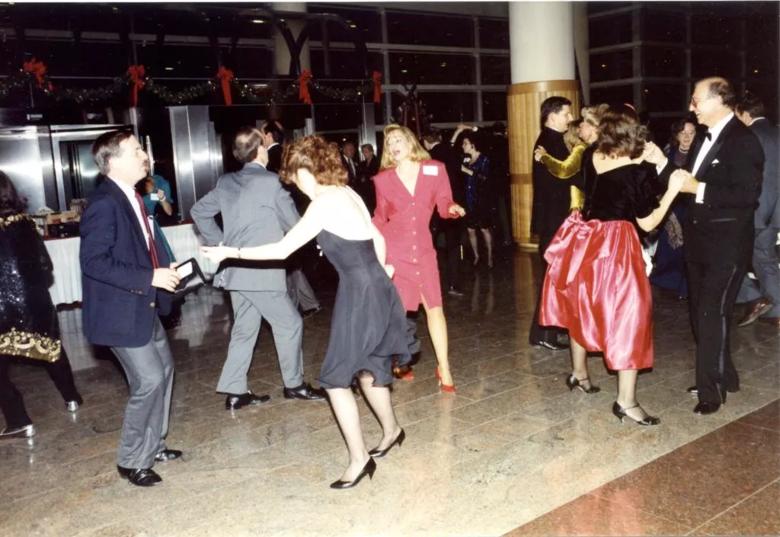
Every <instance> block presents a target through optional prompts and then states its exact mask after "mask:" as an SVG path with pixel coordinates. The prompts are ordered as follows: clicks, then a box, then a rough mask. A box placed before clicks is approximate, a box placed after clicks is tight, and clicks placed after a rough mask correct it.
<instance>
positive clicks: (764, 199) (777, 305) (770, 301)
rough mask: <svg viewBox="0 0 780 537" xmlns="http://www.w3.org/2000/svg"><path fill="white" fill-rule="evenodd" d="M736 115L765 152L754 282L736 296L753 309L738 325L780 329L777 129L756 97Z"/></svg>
mask: <svg viewBox="0 0 780 537" xmlns="http://www.w3.org/2000/svg"><path fill="white" fill-rule="evenodd" d="M736 115H737V117H738V118H739V119H740V121H742V123H744V124H745V125H747V126H748V127H750V130H751V131H752V132H753V134H755V135H756V137H757V138H758V141H759V142H760V143H761V149H763V150H764V176H763V181H762V183H761V197H760V198H758V209H756V213H755V218H754V221H753V225H754V226H755V239H754V241H753V271H754V273H755V275H756V280H757V281H754V280H752V279H750V278H748V277H747V276H746V277H745V279H744V281H743V282H742V287H741V288H740V290H739V294H738V295H737V302H750V303H751V308H750V310H749V311H748V312H747V314H746V315H745V317H744V318H743V319H742V320H741V321H740V322H739V326H747V325H749V324H751V323H753V322H755V321H756V320H760V321H762V322H767V323H770V324H772V325H774V326H776V327H779V328H780V268H778V263H780V260H778V256H777V246H776V245H777V234H778V232H780V203H778V190H780V171H779V170H778V162H777V161H778V152H780V146H779V145H778V135H777V127H776V126H775V125H773V124H772V123H771V122H770V121H769V120H768V119H767V118H765V117H764V104H763V103H762V102H761V101H760V100H759V99H758V98H756V97H755V96H753V95H746V96H745V98H744V99H743V100H742V102H741V103H739V104H737V107H736Z"/></svg>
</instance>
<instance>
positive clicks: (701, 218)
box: [646, 77, 764, 414]
mask: <svg viewBox="0 0 780 537" xmlns="http://www.w3.org/2000/svg"><path fill="white" fill-rule="evenodd" d="M735 104H736V95H735V93H734V88H733V86H732V85H731V84H730V83H729V82H728V81H727V80H725V79H724V78H721V77H711V78H705V79H703V80H700V81H699V82H698V83H697V84H696V87H695V89H694V92H693V96H692V97H691V104H690V109H691V111H692V112H694V113H695V114H696V118H697V119H698V120H699V123H700V124H702V125H706V126H707V127H708V132H707V136H706V137H705V139H704V140H703V141H702V143H701V145H699V146H698V147H697V148H696V150H695V152H694V153H693V154H692V155H691V159H693V167H692V168H691V169H690V171H687V170H680V171H681V173H683V174H685V175H686V176H687V177H686V181H685V184H684V185H683V188H682V190H681V192H685V193H687V194H692V195H693V199H691V204H690V206H689V210H688V213H687V215H686V219H685V222H683V236H684V239H685V265H686V269H687V271H688V287H689V296H688V304H689V308H690V315H691V324H692V328H693V334H694V337H695V338H696V385H695V386H691V387H690V388H688V391H689V392H690V393H692V394H695V395H697V396H698V399H699V403H698V404H697V405H696V406H695V407H694V409H693V411H694V412H695V413H696V414H712V413H713V412H717V411H718V409H719V408H720V405H721V404H723V403H725V402H726V394H727V393H728V392H732V393H733V392H736V391H738V390H739V376H738V375H737V370H736V368H735V367H734V363H733V362H732V360H731V350H730V338H729V335H730V324H731V315H732V312H733V309H734V301H735V299H736V297H737V291H739V287H740V284H741V283H742V279H743V278H744V277H745V274H746V272H747V267H748V264H749V263H750V257H751V253H752V250H753V213H754V211H755V209H756V207H757V206H758V196H759V193H760V191H761V170H762V168H763V163H764V155H763V152H762V151H761V145H760V144H759V143H758V139H757V138H756V137H755V136H754V135H753V133H751V132H750V130H749V129H748V128H747V127H746V126H745V125H743V124H742V122H741V121H739V119H737V118H736V116H735V115H734V106H735ZM658 153H660V150H658V151H656V155H653V156H648V158H647V159H646V160H648V161H650V162H653V163H655V164H656V165H657V167H658V168H660V173H659V179H661V180H662V181H663V180H665V179H668V178H669V175H670V174H671V173H672V172H673V171H674V170H675V165H674V163H672V162H670V161H668V159H666V157H663V155H662V154H661V156H660V157H658V155H657V154H658Z"/></svg>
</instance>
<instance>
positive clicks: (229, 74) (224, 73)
mask: <svg viewBox="0 0 780 537" xmlns="http://www.w3.org/2000/svg"><path fill="white" fill-rule="evenodd" d="M217 78H218V79H219V82H220V85H221V87H222V96H223V97H224V99H225V104H226V105H227V106H231V105H232V104H233V94H232V93H231V92H230V81H231V80H233V79H234V78H235V76H233V71H231V70H230V69H228V68H226V67H224V66H222V65H220V66H219V70H218V71H217Z"/></svg>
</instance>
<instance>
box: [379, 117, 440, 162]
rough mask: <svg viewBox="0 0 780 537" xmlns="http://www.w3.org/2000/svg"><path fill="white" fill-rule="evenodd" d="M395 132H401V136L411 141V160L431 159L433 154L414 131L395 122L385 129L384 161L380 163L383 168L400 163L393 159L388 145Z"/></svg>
mask: <svg viewBox="0 0 780 537" xmlns="http://www.w3.org/2000/svg"><path fill="white" fill-rule="evenodd" d="M395 132H399V133H401V136H403V137H404V138H406V141H407V142H409V145H410V146H411V154H410V155H409V159H410V160H412V161H413V162H422V161H423V160H430V158H431V155H429V154H428V152H427V151H426V150H425V149H424V148H423V146H421V145H420V142H419V141H418V140H417V137H416V136H415V135H414V133H413V132H412V131H411V130H409V129H408V128H406V127H404V126H401V125H397V124H395V123H393V124H390V125H388V126H387V127H385V130H384V134H385V142H384V145H383V146H382V162H381V163H380V165H379V166H380V168H381V169H383V170H385V169H387V168H395V167H396V166H398V163H397V162H396V161H395V160H394V159H393V155H391V154H390V150H389V149H388V147H387V140H388V139H389V138H390V135H391V134H393V133H395Z"/></svg>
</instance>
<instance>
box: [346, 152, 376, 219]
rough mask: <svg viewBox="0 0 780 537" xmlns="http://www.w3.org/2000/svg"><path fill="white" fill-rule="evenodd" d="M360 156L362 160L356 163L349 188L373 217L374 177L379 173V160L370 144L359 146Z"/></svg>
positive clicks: (374, 206) (374, 207)
mask: <svg viewBox="0 0 780 537" xmlns="http://www.w3.org/2000/svg"><path fill="white" fill-rule="evenodd" d="M360 154H361V155H362V157H363V158H362V159H361V160H360V162H358V165H357V170H356V172H355V184H354V185H351V186H352V188H353V189H354V190H355V192H357V193H358V195H359V196H360V197H361V198H362V199H363V203H365V204H366V208H367V209H368V212H369V213H370V214H371V215H372V216H373V214H374V209H376V189H375V188H374V176H375V175H376V174H377V173H379V159H378V158H377V157H376V154H375V153H374V146H372V145H371V144H363V145H361V146H360Z"/></svg>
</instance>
